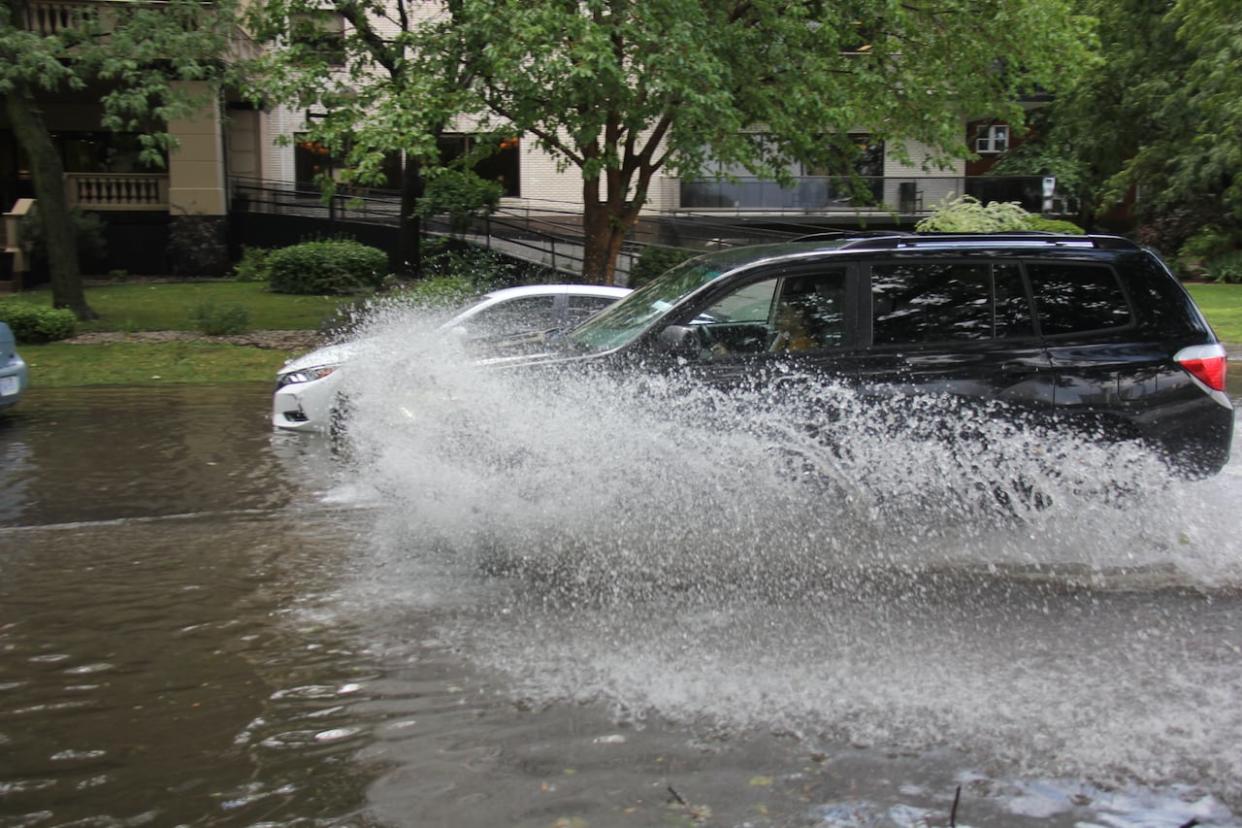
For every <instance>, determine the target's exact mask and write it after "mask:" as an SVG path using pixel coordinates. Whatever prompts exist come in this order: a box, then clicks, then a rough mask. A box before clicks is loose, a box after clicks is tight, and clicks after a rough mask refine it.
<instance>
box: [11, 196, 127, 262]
mask: <svg viewBox="0 0 1242 828" xmlns="http://www.w3.org/2000/svg"><path fill="white" fill-rule="evenodd" d="M69 220H70V221H71V222H72V223H73V232H74V237H75V238H76V239H77V243H78V265H79V267H81V268H82V269H83V270H85V271H88V272H89V271H91V270H95V269H97V268H98V267H99V265H100V264H101V263H102V262H103V260H104V257H106V256H107V254H108V241H107V239H106V238H105V237H104V223H103V219H101V218H100V217H99V215H98V214H97V213H84V212H82V211H81V210H80V209H78V208H77V207H74V208H72V209H70V210H69ZM18 234H19V238H21V240H22V244H23V245H26V246H28V248H29V250H30V259H31V261H32V263H33V264H34V266H35V267H36V268H40V269H42V268H44V267H46V266H47V234H46V233H44V232H43V221H42V220H41V219H40V218H39V216H38V215H35V214H32V215H27V216H26V217H25V218H23V219H22V220H21V223H20V224H19V227H18Z"/></svg>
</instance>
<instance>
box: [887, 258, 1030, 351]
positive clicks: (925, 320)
mask: <svg viewBox="0 0 1242 828" xmlns="http://www.w3.org/2000/svg"><path fill="white" fill-rule="evenodd" d="M871 307H872V341H873V343H874V344H876V345H908V344H917V343H924V342H951V341H960V340H984V339H1003V338H1007V337H1016V336H1030V335H1032V334H1033V333H1034V329H1033V327H1032V324H1031V312H1030V306H1029V305H1028V303H1027V300H1026V292H1025V290H1023V287H1022V275H1021V273H1020V272H1019V271H1018V268H1017V267H1016V266H1014V265H996V266H993V265H990V264H948V263H939V262H920V263H902V264H886V265H877V266H875V267H873V268H872V269H871Z"/></svg>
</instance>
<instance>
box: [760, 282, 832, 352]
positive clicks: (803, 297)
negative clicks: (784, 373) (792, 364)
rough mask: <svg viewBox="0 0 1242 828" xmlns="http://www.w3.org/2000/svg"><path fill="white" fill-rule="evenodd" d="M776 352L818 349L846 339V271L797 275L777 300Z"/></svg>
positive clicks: (785, 283)
mask: <svg viewBox="0 0 1242 828" xmlns="http://www.w3.org/2000/svg"><path fill="white" fill-rule="evenodd" d="M775 327H776V336H777V339H776V340H775V341H774V342H773V345H772V350H774V351H782V350H784V351H816V350H820V349H822V348H835V347H838V346H840V345H842V344H843V343H844V342H845V271H844V270H836V271H827V272H824V273H814V274H808V275H806V276H793V277H790V278H788V279H786V280H785V282H784V284H783V286H782V287H781V298H780V301H778V302H777V303H776V319H775Z"/></svg>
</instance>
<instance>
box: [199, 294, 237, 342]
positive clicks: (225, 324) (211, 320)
mask: <svg viewBox="0 0 1242 828" xmlns="http://www.w3.org/2000/svg"><path fill="white" fill-rule="evenodd" d="M190 321H191V322H193V323H194V327H195V328H197V329H198V330H199V331H202V332H203V333H205V334H207V335H208V336H227V335H229V334H239V333H245V332H246V331H248V330H250V311H249V310H247V309H246V308H245V306H243V305H237V304H231V305H217V304H215V303H214V302H202V303H200V304H198V305H195V306H194V308H193V309H192V310H191V311H190Z"/></svg>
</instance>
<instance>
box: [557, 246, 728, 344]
mask: <svg viewBox="0 0 1242 828" xmlns="http://www.w3.org/2000/svg"><path fill="white" fill-rule="evenodd" d="M723 272H724V271H723V269H722V268H721V267H720V265H719V264H718V263H716V262H711V261H703V260H702V259H691V260H690V261H688V262H685V263H684V264H681V265H678V266H677V267H675V268H673V269H672V270H670V271H668V272H667V273H665V274H664V275H662V276H660V277H659V278H657V279H656V280H655V281H653V282H651V283H649V284H647V285H644V286H643V287H641V288H639V289H638V290H636V291H634V292H633V293H631V294H630V295H629V296H627V297H625V298H624V299H622V300H621V301H620V302H618V303H617V304H615V305H613V306H612V307H610V308H608V309H607V310H605V311H603V312H602V313H600V314H599V315H598V316H595V317H592V318H591V319H589V320H587V321H586V322H584V323H583V324H582V325H579V326H578V327H577V328H574V329H573V330H572V331H570V332H569V334H568V335H567V337H566V339H567V340H568V341H569V342H570V343H572V344H574V345H577V346H579V347H581V348H584V349H585V350H588V351H607V350H610V349H612V348H619V347H621V346H622V345H625V344H626V343H628V342H631V341H633V340H634V339H635V338H637V337H638V335H639V334H641V333H642V332H643V331H644V330H646V329H647V328H648V326H650V325H651V323H652V322H654V321H655V320H656V319H658V318H659V317H661V316H663V315H664V314H665V313H667V312H668V311H669V309H670V308H672V307H673V306H674V305H676V304H677V302H678V300H680V299H681V298H682V297H683V296H685V295H686V294H689V293H693V292H694V291H696V290H698V289H699V288H701V287H702V286H703V285H706V284H707V283H708V282H710V281H712V280H713V279H715V278H716V277H717V276H719V275H720V274H721V273H723Z"/></svg>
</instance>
